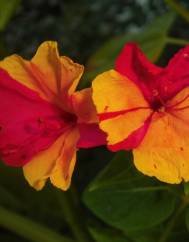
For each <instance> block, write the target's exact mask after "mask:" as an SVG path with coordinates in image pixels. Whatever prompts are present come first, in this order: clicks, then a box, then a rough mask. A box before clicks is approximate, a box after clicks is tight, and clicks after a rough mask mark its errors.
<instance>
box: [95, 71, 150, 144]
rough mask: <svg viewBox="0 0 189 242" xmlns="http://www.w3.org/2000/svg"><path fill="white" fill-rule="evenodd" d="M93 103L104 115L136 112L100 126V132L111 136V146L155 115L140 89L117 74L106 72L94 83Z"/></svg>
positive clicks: (114, 118)
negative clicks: (152, 114)
mask: <svg viewBox="0 0 189 242" xmlns="http://www.w3.org/2000/svg"><path fill="white" fill-rule="evenodd" d="M93 100H94V103H95V105H96V108H97V111H98V113H100V114H106V113H111V112H112V113H116V112H119V111H122V110H132V109H135V108H136V110H133V111H129V112H125V113H123V114H119V115H115V117H113V116H112V117H110V118H107V119H105V120H103V121H101V122H100V128H101V129H102V130H103V131H105V132H106V133H107V134H108V144H109V145H113V144H116V143H118V142H120V141H122V140H124V139H126V138H127V137H128V136H129V134H131V133H132V132H133V131H135V130H137V129H138V128H140V127H141V126H142V125H143V123H144V122H145V120H146V119H147V118H148V117H149V116H150V115H151V113H152V111H151V109H150V108H149V105H148V103H147V102H146V100H145V99H144V97H143V95H142V93H141V91H140V90H139V89H138V87H137V86H136V85H135V84H134V83H132V82H131V81H130V80H129V79H127V78H126V77H124V76H122V75H120V74H119V73H118V72H116V71H114V70H111V71H107V72H104V73H103V74H101V75H99V76H97V78H96V79H95V80H94V82H93ZM139 106H140V107H143V108H139ZM137 108H138V109H137Z"/></svg>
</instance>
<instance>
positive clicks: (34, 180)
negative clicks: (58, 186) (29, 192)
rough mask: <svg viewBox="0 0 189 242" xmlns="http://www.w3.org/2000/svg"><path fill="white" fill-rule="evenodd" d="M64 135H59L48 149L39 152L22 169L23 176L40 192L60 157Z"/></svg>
mask: <svg viewBox="0 0 189 242" xmlns="http://www.w3.org/2000/svg"><path fill="white" fill-rule="evenodd" d="M64 141H65V134H64V135H61V136H60V137H59V138H58V139H57V140H56V141H55V142H54V144H52V145H51V146H50V147H49V148H48V149H46V150H44V151H41V152H40V153H39V154H37V155H36V156H35V157H34V158H33V159H32V160H31V161H30V162H29V163H27V164H26V165H25V166H24V167H23V171H24V176H25V178H26V180H27V181H28V182H29V184H30V185H31V186H32V187H34V188H35V189H36V190H41V189H42V188H43V187H44V185H45V183H46V181H47V179H48V178H49V177H50V175H51V174H52V171H53V169H54V167H55V164H56V161H57V159H58V157H60V156H61V151H62V146H63V143H64Z"/></svg>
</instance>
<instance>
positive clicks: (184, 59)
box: [159, 45, 189, 100]
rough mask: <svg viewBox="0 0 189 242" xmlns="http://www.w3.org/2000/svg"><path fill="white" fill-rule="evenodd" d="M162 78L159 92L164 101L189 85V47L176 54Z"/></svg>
mask: <svg viewBox="0 0 189 242" xmlns="http://www.w3.org/2000/svg"><path fill="white" fill-rule="evenodd" d="M161 76H162V77H160V81H159V85H160V88H159V90H161V93H160V94H161V96H162V98H163V99H164V100H168V99H170V98H172V97H173V96H174V95H176V94H177V93H178V92H179V91H180V90H182V89H183V88H185V87H186V86H188V85H189V45H188V46H186V47H185V48H183V49H181V50H179V51H178V52H177V54H175V56H174V57H173V58H172V59H171V60H170V61H169V64H168V66H167V67H166V68H165V69H164V72H163V73H162V75H161Z"/></svg>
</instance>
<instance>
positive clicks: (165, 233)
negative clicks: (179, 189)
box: [158, 198, 189, 242]
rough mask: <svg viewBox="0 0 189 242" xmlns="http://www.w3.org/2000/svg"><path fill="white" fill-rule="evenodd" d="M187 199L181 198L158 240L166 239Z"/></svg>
mask: <svg viewBox="0 0 189 242" xmlns="http://www.w3.org/2000/svg"><path fill="white" fill-rule="evenodd" d="M188 203H189V201H188V199H185V198H184V199H183V200H182V202H181V203H180V206H179V207H178V209H177V210H176V212H175V214H174V215H173V217H172V219H171V220H170V221H169V223H168V224H167V227H166V228H165V230H164V232H163V234H162V235H161V236H160V239H159V241H158V242H166V241H167V239H168V238H169V236H170V234H171V232H172V230H173V229H174V227H175V224H176V222H177V219H178V218H179V217H180V215H181V214H182V212H183V211H184V209H185V208H186V206H187V205H188Z"/></svg>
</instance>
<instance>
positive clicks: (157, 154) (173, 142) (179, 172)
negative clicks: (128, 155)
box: [133, 111, 189, 183]
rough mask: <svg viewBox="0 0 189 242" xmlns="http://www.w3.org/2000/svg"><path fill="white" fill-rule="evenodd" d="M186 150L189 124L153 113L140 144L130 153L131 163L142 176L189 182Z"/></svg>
mask: <svg viewBox="0 0 189 242" xmlns="http://www.w3.org/2000/svg"><path fill="white" fill-rule="evenodd" d="M187 114H188V111H187ZM187 119H188V118H187ZM188 147H189V122H188V124H185V123H184V122H183V121H182V120H180V119H178V118H177V117H175V116H173V115H172V114H168V113H167V114H164V115H163V116H162V114H159V113H156V114H155V115H154V117H153V121H152V123H151V126H150V127H149V129H148V131H147V133H146V136H145V137H144V139H143V141H142V143H141V144H140V145H139V146H138V147H137V148H136V149H134V151H133V154H134V163H135V165H136V167H137V169H138V170H140V171H141V172H143V173H144V174H146V175H149V176H155V177H157V178H158V179H159V180H161V181H164V182H168V183H180V182H181V181H182V179H184V180H185V181H189V149H188Z"/></svg>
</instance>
